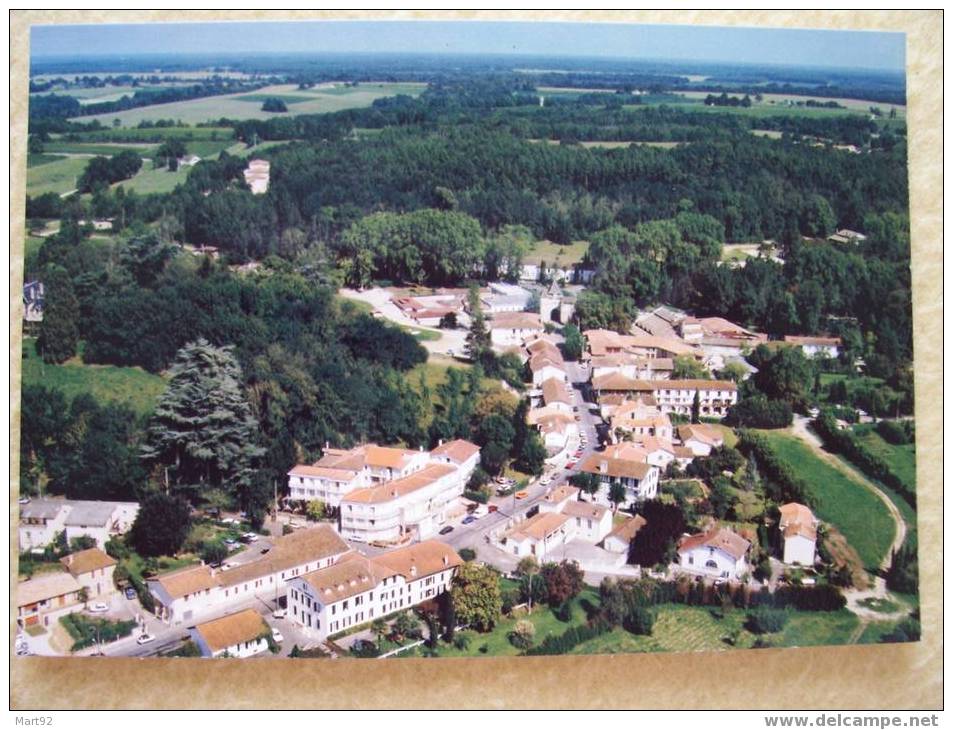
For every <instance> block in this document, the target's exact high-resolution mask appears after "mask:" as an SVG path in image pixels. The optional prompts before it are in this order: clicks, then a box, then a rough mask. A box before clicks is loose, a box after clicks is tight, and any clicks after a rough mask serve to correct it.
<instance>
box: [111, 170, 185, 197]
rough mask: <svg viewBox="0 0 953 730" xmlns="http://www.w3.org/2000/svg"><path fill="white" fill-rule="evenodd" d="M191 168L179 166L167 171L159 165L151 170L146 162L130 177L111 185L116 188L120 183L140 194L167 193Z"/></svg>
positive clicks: (183, 178)
mask: <svg viewBox="0 0 953 730" xmlns="http://www.w3.org/2000/svg"><path fill="white" fill-rule="evenodd" d="M191 169H192V168H191V167H180V168H179V169H178V170H176V171H175V172H169V170H168V169H167V168H165V167H160V168H157V169H155V170H153V169H152V165H150V164H148V163H146V164H143V166H142V169H140V170H139V172H137V173H136V174H135V175H134V176H133V177H132V178H131V179H129V180H121V181H120V182H118V183H116V184H115V185H113V186H112V187H113V188H118V187H119V186H120V185H121V186H122V187H123V188H125V190H127V191H129V190H135V191H136V192H137V193H139V194H141V195H147V194H149V193H169V192H172V190H173V189H175V186H176V185H181V184H182V183H184V182H185V181H186V179H187V178H188V176H189V170H191Z"/></svg>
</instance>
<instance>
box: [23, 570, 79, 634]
mask: <svg viewBox="0 0 953 730" xmlns="http://www.w3.org/2000/svg"><path fill="white" fill-rule="evenodd" d="M82 590H83V586H82V585H80V583H79V581H77V580H76V578H74V577H73V576H72V575H70V574H69V573H45V574H42V575H39V576H36V577H34V578H30V579H28V580H24V581H20V582H19V583H17V585H16V588H15V590H14V593H15V595H14V598H15V599H16V604H17V624H18V625H19V626H22V627H28V626H45V627H49V626H52V625H53V624H55V622H56V621H58V620H59V618H60V617H61V616H65V615H66V614H68V613H75V612H76V611H81V610H82V609H83V600H82Z"/></svg>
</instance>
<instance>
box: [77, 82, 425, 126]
mask: <svg viewBox="0 0 953 730" xmlns="http://www.w3.org/2000/svg"><path fill="white" fill-rule="evenodd" d="M424 88H425V86H424V85H423V84H399V83H395V84H391V83H368V84H360V85H359V86H350V87H340V88H337V87H336V88H314V89H305V90H300V89H298V87H297V86H296V85H294V84H281V85H276V86H268V87H265V88H264V89H259V90H258V91H257V92H255V93H254V94H248V93H241V94H227V95H223V96H209V97H205V98H202V99H190V100H187V101H177V102H171V103H168V104H154V105H152V106H144V107H138V108H136V109H127V110H125V111H121V112H116V113H110V114H97V115H92V116H85V117H78V118H76V119H75V120H74V121H85V122H89V121H92V120H94V119H96V120H98V121H99V122H101V123H102V124H109V125H111V124H113V120H115V119H118V120H119V124H120V126H121V127H135V126H136V125H137V124H139V122H141V121H144V120H156V119H175V120H178V121H180V122H183V123H186V124H195V123H199V122H206V121H210V120H216V119H221V118H222V117H226V118H229V119H271V118H272V117H276V116H282V114H286V115H287V114H324V113H327V112H336V111H341V110H343V109H353V108H358V107H365V106H370V105H371V104H372V103H374V101H376V100H377V99H382V98H384V97H387V96H395V95H397V94H408V95H411V96H416V95H418V94H420V93H422V92H423V90H424ZM271 96H277V97H279V98H280V97H282V96H293V97H295V99H296V100H295V101H294V103H293V105H292V108H291V109H289V112H287V113H273V112H265V111H262V109H261V105H262V101H263V100H264V99H265V98H268V97H271ZM299 97H300V98H301V100H300V101H298V100H297V99H298V98H299Z"/></svg>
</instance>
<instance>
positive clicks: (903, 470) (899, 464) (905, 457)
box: [857, 430, 917, 489]
mask: <svg viewBox="0 0 953 730" xmlns="http://www.w3.org/2000/svg"><path fill="white" fill-rule="evenodd" d="M857 437H858V438H859V439H860V440H861V441H862V442H863V443H864V445H865V446H866V447H867V448H868V449H870V450H871V451H872V452H873V453H874V454H876V455H877V456H879V457H880V458H882V459H883V460H884V461H886V462H887V464H889V465H890V470H891V471H892V472H893V473H894V474H896V475H897V476H898V477H900V479H901V481H903V482H904V484H907V485H908V486H909V487H910V488H911V489H915V488H916V484H917V457H916V446H915V445H914V444H898V445H894V444H891V443H889V442H887V441H884V439H883V437H882V436H881V435H880V434H879V433H877V432H876V431H874V430H869V431H866V432H863V431H862V432H861V433H859V434H858V435H857Z"/></svg>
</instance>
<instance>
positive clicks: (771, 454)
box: [640, 429, 815, 532]
mask: <svg viewBox="0 0 953 730" xmlns="http://www.w3.org/2000/svg"><path fill="white" fill-rule="evenodd" d="M738 450H739V451H740V452H741V453H742V454H744V455H745V456H747V457H749V458H751V457H752V456H753V457H754V458H755V459H756V460H757V462H758V468H759V469H761V472H762V474H764V475H765V476H767V477H768V489H767V496H768V497H769V498H770V499H772V500H773V501H775V502H779V503H784V502H800V503H801V504H805V505H807V506H808V507H813V506H814V505H815V499H814V493H813V490H812V489H811V487H810V485H809V484H808V483H807V482H806V481H804V480H803V479H802V478H801V477H800V476H798V474H797V473H796V472H795V471H794V469H793V468H792V467H791V465H790V464H788V463H787V462H786V461H782V460H781V458H780V457H779V456H778V455H777V454H776V453H775V451H774V449H773V448H771V444H770V443H768V440H767V439H766V438H764V436H761V435H760V434H757V433H754V432H752V431H748V430H746V429H744V430H742V431H740V432H739V434H738ZM640 532H641V530H640Z"/></svg>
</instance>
